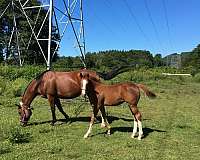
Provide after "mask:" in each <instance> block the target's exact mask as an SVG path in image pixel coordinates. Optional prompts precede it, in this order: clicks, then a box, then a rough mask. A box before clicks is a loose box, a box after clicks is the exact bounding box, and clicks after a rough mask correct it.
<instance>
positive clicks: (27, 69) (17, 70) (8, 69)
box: [0, 66, 45, 81]
mask: <svg viewBox="0 0 200 160" xmlns="http://www.w3.org/2000/svg"><path fill="white" fill-rule="evenodd" d="M43 71H45V67H44V66H23V67H18V66H0V76H2V77H4V78H6V79H9V80H10V81H12V80H15V79H17V78H25V79H29V80H30V79H33V78H35V77H36V76H37V75H38V74H40V73H42V72H43Z"/></svg>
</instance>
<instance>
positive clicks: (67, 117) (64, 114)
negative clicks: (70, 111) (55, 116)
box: [55, 98, 69, 120]
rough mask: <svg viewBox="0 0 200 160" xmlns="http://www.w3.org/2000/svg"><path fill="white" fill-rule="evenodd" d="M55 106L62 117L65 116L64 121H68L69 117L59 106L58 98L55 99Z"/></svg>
mask: <svg viewBox="0 0 200 160" xmlns="http://www.w3.org/2000/svg"><path fill="white" fill-rule="evenodd" d="M55 104H56V106H57V107H58V110H59V111H60V112H61V113H62V114H63V116H65V118H66V120H67V119H69V116H68V115H67V114H66V113H65V111H64V110H63V108H62V106H61V103H60V99H59V98H55Z"/></svg>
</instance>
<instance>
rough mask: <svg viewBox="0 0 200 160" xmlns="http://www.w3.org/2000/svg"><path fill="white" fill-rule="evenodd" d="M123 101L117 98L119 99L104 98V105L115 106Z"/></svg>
mask: <svg viewBox="0 0 200 160" xmlns="http://www.w3.org/2000/svg"><path fill="white" fill-rule="evenodd" d="M123 102H124V101H123V100H122V99H121V98H119V99H105V101H104V105H105V106H117V105H120V104H122V103H123Z"/></svg>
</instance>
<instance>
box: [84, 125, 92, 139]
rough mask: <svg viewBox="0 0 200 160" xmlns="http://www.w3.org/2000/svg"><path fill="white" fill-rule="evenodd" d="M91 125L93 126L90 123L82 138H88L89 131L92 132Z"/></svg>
mask: <svg viewBox="0 0 200 160" xmlns="http://www.w3.org/2000/svg"><path fill="white" fill-rule="evenodd" d="M92 125H93V124H92V123H90V126H89V129H88V131H87V133H86V134H85V135H84V138H87V137H88V136H89V134H90V133H91V131H92Z"/></svg>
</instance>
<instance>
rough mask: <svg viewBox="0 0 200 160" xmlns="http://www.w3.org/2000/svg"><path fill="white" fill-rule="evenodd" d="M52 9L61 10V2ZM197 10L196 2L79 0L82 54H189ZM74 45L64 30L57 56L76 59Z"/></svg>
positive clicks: (195, 40) (197, 27)
mask: <svg viewBox="0 0 200 160" xmlns="http://www.w3.org/2000/svg"><path fill="white" fill-rule="evenodd" d="M54 5H55V6H56V7H58V8H61V9H63V10H64V8H63V4H62V2H61V0H60V1H55V4H54ZM199 7H200V0H83V13H84V28H85V41H86V52H98V51H105V50H113V49H116V50H131V49H135V50H148V51H150V52H151V53H152V54H153V55H155V54H162V56H163V57H164V56H166V55H169V54H172V53H181V52H186V51H191V50H192V49H194V48H195V47H196V46H197V45H198V44H199V43H200V11H199ZM73 16H74V17H77V16H78V9H77V11H76V10H75V12H74V15H73ZM74 44H75V37H74V35H73V34H72V29H71V27H70V26H68V28H67V31H66V32H65V34H64V37H63V39H62V42H61V46H60V49H59V54H60V55H61V56H79V55H80V52H79V50H78V49H75V48H74Z"/></svg>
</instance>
